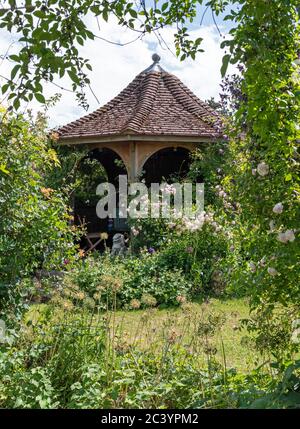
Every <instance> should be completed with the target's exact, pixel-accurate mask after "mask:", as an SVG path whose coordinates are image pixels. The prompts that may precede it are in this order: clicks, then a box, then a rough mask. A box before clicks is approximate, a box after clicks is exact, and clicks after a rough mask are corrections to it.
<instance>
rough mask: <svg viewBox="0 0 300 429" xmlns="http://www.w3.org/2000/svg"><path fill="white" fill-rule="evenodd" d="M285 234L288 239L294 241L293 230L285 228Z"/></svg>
mask: <svg viewBox="0 0 300 429" xmlns="http://www.w3.org/2000/svg"><path fill="white" fill-rule="evenodd" d="M285 236H286V238H287V240H288V241H294V240H295V234H294V231H293V230H292V229H287V230H286V231H285Z"/></svg>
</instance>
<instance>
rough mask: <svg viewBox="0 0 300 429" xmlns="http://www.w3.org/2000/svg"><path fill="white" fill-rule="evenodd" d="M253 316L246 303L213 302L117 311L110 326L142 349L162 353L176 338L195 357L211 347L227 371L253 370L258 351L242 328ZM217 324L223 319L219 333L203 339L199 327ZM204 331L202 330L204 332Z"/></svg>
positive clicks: (126, 340)
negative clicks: (216, 321) (224, 364)
mask: <svg viewBox="0 0 300 429" xmlns="http://www.w3.org/2000/svg"><path fill="white" fill-rule="evenodd" d="M248 315H249V307H248V305H247V301H246V300H244V299H230V300H219V299H211V300H210V301H209V302H208V303H202V304H199V303H188V304H187V305H185V306H183V307H182V308H174V309H166V310H165V309H163V310H160V309H156V308H155V309H149V310H135V311H117V312H116V313H114V314H111V315H110V325H111V326H114V331H115V332H116V335H117V337H118V338H119V339H120V340H123V341H124V342H127V343H129V344H132V345H138V346H139V347H141V348H144V349H148V348H154V349H157V350H158V351H159V350H160V349H161V344H163V343H164V342H165V340H166V339H167V338H168V337H171V339H172V336H173V338H174V341H175V340H176V341H177V342H178V343H180V344H181V345H183V346H184V347H190V350H191V352H192V353H194V352H199V353H200V354H203V359H206V357H205V354H204V353H203V348H204V347H205V346H207V344H208V345H209V347H211V349H216V350H215V351H216V357H217V360H218V361H220V363H222V364H223V363H224V357H225V360H226V365H227V367H228V368H229V367H236V368H238V369H239V370H245V371H246V370H249V369H251V368H254V367H255V366H256V365H257V363H259V362H260V360H261V359H260V357H259V356H258V354H257V351H254V350H253V346H251V341H249V340H250V338H249V334H248V333H247V331H246V329H245V328H243V327H242V326H241V321H242V319H245V318H247V316H248ZM211 318H212V319H213V320H216V319H220V325H221V326H219V325H217V326H216V329H215V332H214V333H213V334H210V335H208V337H207V338H203V329H202V330H201V332H202V333H198V332H199V325H200V326H201V327H202V328H203V325H204V328H205V327H206V326H207V324H208V325H210V326H211V323H210V321H211ZM201 327H200V329H201Z"/></svg>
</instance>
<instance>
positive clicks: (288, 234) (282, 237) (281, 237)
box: [277, 229, 295, 243]
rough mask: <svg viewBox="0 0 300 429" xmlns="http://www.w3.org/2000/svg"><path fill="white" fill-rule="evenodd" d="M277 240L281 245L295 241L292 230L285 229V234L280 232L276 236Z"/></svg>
mask: <svg viewBox="0 0 300 429" xmlns="http://www.w3.org/2000/svg"><path fill="white" fill-rule="evenodd" d="M277 240H278V241H280V242H281V243H287V242H288V241H294V240H295V234H294V231H293V230H292V229H287V230H286V231H285V232H280V233H279V234H278V236H277Z"/></svg>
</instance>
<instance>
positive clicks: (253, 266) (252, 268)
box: [249, 261, 256, 273]
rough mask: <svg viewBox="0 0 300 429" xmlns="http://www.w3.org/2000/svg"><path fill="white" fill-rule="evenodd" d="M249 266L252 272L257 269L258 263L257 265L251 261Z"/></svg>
mask: <svg viewBox="0 0 300 429" xmlns="http://www.w3.org/2000/svg"><path fill="white" fill-rule="evenodd" d="M249 268H250V270H251V271H252V273H255V271H256V265H255V263H254V262H252V261H251V262H249Z"/></svg>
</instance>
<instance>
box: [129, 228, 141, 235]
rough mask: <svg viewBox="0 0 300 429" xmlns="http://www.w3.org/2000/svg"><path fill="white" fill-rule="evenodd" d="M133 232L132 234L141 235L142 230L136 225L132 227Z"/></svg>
mask: <svg viewBox="0 0 300 429" xmlns="http://www.w3.org/2000/svg"><path fill="white" fill-rule="evenodd" d="M131 232H132V234H133V235H134V236H135V237H136V236H137V235H139V233H140V231H139V230H138V229H136V228H135V227H134V226H133V227H132V228H131Z"/></svg>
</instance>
